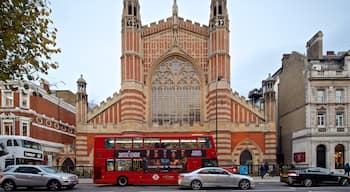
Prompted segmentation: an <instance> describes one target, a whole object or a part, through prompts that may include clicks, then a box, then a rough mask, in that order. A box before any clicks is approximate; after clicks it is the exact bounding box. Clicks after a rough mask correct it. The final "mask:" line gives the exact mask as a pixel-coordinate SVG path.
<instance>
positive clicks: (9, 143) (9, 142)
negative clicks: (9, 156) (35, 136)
mask: <svg viewBox="0 0 350 192" xmlns="http://www.w3.org/2000/svg"><path fill="white" fill-rule="evenodd" d="M6 145H7V146H9V147H12V140H11V139H9V140H7V143H6Z"/></svg>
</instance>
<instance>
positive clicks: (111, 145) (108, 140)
mask: <svg viewBox="0 0 350 192" xmlns="http://www.w3.org/2000/svg"><path fill="white" fill-rule="evenodd" d="M105 148H106V149H114V138H106V139H105Z"/></svg>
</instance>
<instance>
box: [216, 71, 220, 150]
mask: <svg viewBox="0 0 350 192" xmlns="http://www.w3.org/2000/svg"><path fill="white" fill-rule="evenodd" d="M221 79H222V76H221V75H219V76H218V78H217V79H216V89H215V149H216V151H218V84H219V81H220V80H221Z"/></svg>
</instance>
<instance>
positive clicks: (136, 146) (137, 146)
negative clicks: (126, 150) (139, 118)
mask: <svg viewBox="0 0 350 192" xmlns="http://www.w3.org/2000/svg"><path fill="white" fill-rule="evenodd" d="M133 148H134V149H141V148H142V138H134V139H133Z"/></svg>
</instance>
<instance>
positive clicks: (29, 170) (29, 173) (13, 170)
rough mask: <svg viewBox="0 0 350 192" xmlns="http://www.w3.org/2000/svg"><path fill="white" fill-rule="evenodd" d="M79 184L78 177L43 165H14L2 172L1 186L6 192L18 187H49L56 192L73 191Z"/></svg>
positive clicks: (0, 176)
mask: <svg viewBox="0 0 350 192" xmlns="http://www.w3.org/2000/svg"><path fill="white" fill-rule="evenodd" d="M78 183H79V181H78V176H76V175H74V174H70V173H60V172H57V170H56V169H53V168H51V167H48V166H43V165H14V166H9V167H7V168H6V169H4V170H3V171H2V172H0V186H1V187H2V188H3V189H4V190H5V191H13V190H15V189H16V188H17V187H30V188H32V187H47V188H48V189H49V190H52V191H56V190H59V189H61V187H66V188H68V189H71V188H73V187H74V186H75V185H77V184H78Z"/></svg>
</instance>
